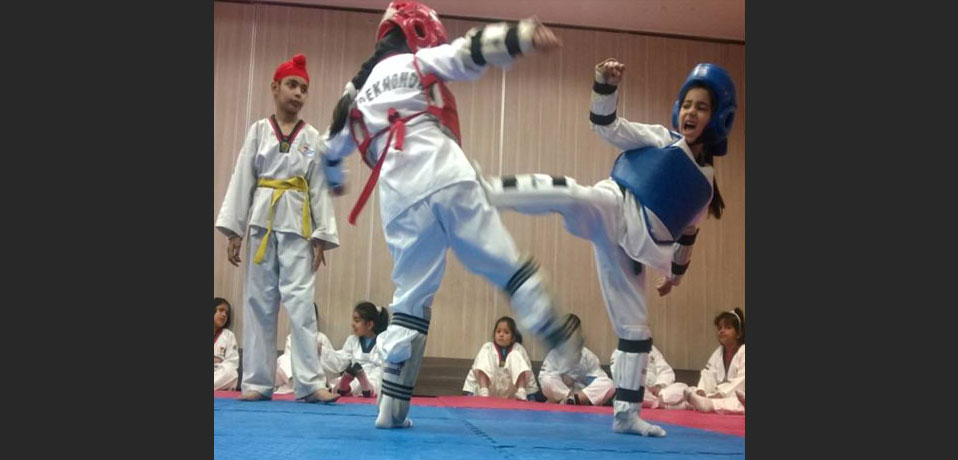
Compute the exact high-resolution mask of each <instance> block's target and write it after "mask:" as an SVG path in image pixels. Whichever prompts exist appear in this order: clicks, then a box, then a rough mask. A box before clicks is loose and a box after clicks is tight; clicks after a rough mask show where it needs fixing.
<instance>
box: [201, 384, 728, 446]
mask: <svg viewBox="0 0 958 460" xmlns="http://www.w3.org/2000/svg"><path fill="white" fill-rule="evenodd" d="M410 418H411V419H412V420H413V423H414V425H415V426H414V427H413V428H411V429H402V430H378V429H376V428H375V427H373V422H374V421H375V419H376V406H375V405H371V404H331V405H323V404H304V403H300V402H294V401H262V402H240V401H237V400H234V399H217V398H214V399H213V452H214V457H215V458H220V459H270V458H277V459H279V458H282V459H290V458H296V459H301V458H339V457H348V458H350V459H399V458H403V459H405V458H423V459H426V458H437V459H438V458H442V459H469V460H492V459H499V458H503V459H576V460H582V459H583V458H602V459H626V458H628V459H645V458H650V459H651V458H661V459H693V458H705V459H733V458H744V457H745V438H742V437H739V436H733V435H728V434H722V433H715V432H710V431H704V430H699V429H694V428H686V427H682V426H677V425H668V424H662V427H663V428H665V430H666V431H668V436H667V437H665V438H644V437H641V436H630V435H622V434H616V433H613V432H612V417H610V416H609V415H599V414H582V413H566V412H541V411H524V410H497V409H455V408H447V407H423V406H413V407H412V409H411V410H410Z"/></svg>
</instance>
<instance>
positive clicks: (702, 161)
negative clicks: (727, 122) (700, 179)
mask: <svg viewBox="0 0 958 460" xmlns="http://www.w3.org/2000/svg"><path fill="white" fill-rule="evenodd" d="M692 88H702V89H704V90H705V91H706V92H708V93H709V101H710V106H711V107H712V114H711V115H710V117H709V118H710V119H709V122H711V117H713V116H715V110H716V108H717V107H715V93H713V92H712V90H711V89H709V87H708V86H705V84H704V83H700V82H695V83H692V84H691V85H689V89H692ZM685 94H686V95H688V94H689V92H688V90H686V91H685ZM681 102H685V101H681ZM703 147H704V148H703V149H702V153H700V154H699V155H697V156H696V157H695V162H696V163H698V164H699V166H705V165H709V166H712V167H714V166H715V164H714V160H713V155H712V149H711V148H709V145H708V144H706V145H704V146H703ZM724 209H725V200H723V199H722V193H721V192H719V188H718V180H717V179H715V178H714V177H713V178H712V201H711V202H709V214H711V215H713V216H715V218H716V219H721V218H722V211H723V210H724Z"/></svg>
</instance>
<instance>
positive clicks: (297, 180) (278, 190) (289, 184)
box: [253, 177, 313, 263]
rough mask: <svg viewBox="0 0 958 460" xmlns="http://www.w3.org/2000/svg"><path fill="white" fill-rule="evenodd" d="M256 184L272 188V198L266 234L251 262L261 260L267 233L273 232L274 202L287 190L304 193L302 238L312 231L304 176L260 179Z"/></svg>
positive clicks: (307, 188) (307, 191) (306, 184)
mask: <svg viewBox="0 0 958 460" xmlns="http://www.w3.org/2000/svg"><path fill="white" fill-rule="evenodd" d="M257 185H258V186H260V187H266V188H271V189H273V199H272V200H270V202H269V224H268V225H267V227H266V235H265V236H264V237H263V239H262V241H260V242H259V249H257V250H256V257H254V258H253V262H256V263H260V262H262V261H263V255H264V254H266V242H267V241H268V240H269V235H270V234H271V233H273V214H274V210H275V207H276V202H277V201H278V200H279V197H281V196H283V193H286V191H287V190H299V191H300V192H303V193H304V194H305V195H306V201H304V202H303V238H306V239H307V240H308V239H309V236H310V235H311V234H312V233H313V231H312V229H311V225H310V222H311V219H310V214H309V183H308V182H306V178H304V177H293V178H289V179H286V180H279V179H260V180H259V182H257Z"/></svg>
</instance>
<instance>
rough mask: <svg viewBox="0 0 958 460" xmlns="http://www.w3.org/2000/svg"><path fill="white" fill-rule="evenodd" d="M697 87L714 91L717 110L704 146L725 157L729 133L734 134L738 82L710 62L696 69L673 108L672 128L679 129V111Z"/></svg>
mask: <svg viewBox="0 0 958 460" xmlns="http://www.w3.org/2000/svg"><path fill="white" fill-rule="evenodd" d="M693 84H702V85H704V86H705V87H706V88H708V89H709V91H711V92H712V97H713V98H714V100H715V105H716V106H715V107H712V118H711V120H709V124H708V126H706V127H705V131H703V132H702V138H701V140H702V143H704V144H705V146H706V149H707V150H708V151H709V152H710V153H711V154H712V155H715V156H722V155H725V153H726V150H727V144H728V143H727V141H726V138H727V137H728V133H729V132H730V131H732V121H733V120H734V119H735V108H736V106H735V83H732V78H731V77H729V75H728V72H726V71H725V69H723V68H721V67H719V66H717V65H715V64H709V63H703V64H699V65H697V66H695V68H694V69H692V73H690V74H689V77H688V78H687V79H686V80H685V84H683V85H682V89H681V90H679V98H678V99H676V100H675V105H673V106H672V127H673V128H674V129H679V109H680V108H681V107H682V101H683V100H685V93H687V92H688V91H689V88H690V87H692V85H693Z"/></svg>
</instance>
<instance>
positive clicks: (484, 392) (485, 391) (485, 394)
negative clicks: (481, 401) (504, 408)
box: [477, 388, 489, 398]
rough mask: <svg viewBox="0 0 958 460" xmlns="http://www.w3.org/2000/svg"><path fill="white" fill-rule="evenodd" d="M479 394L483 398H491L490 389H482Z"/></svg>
mask: <svg viewBox="0 0 958 460" xmlns="http://www.w3.org/2000/svg"><path fill="white" fill-rule="evenodd" d="M477 394H478V395H479V396H482V397H483V398H488V397H489V389H488V388H480V389H479V393H477Z"/></svg>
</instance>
